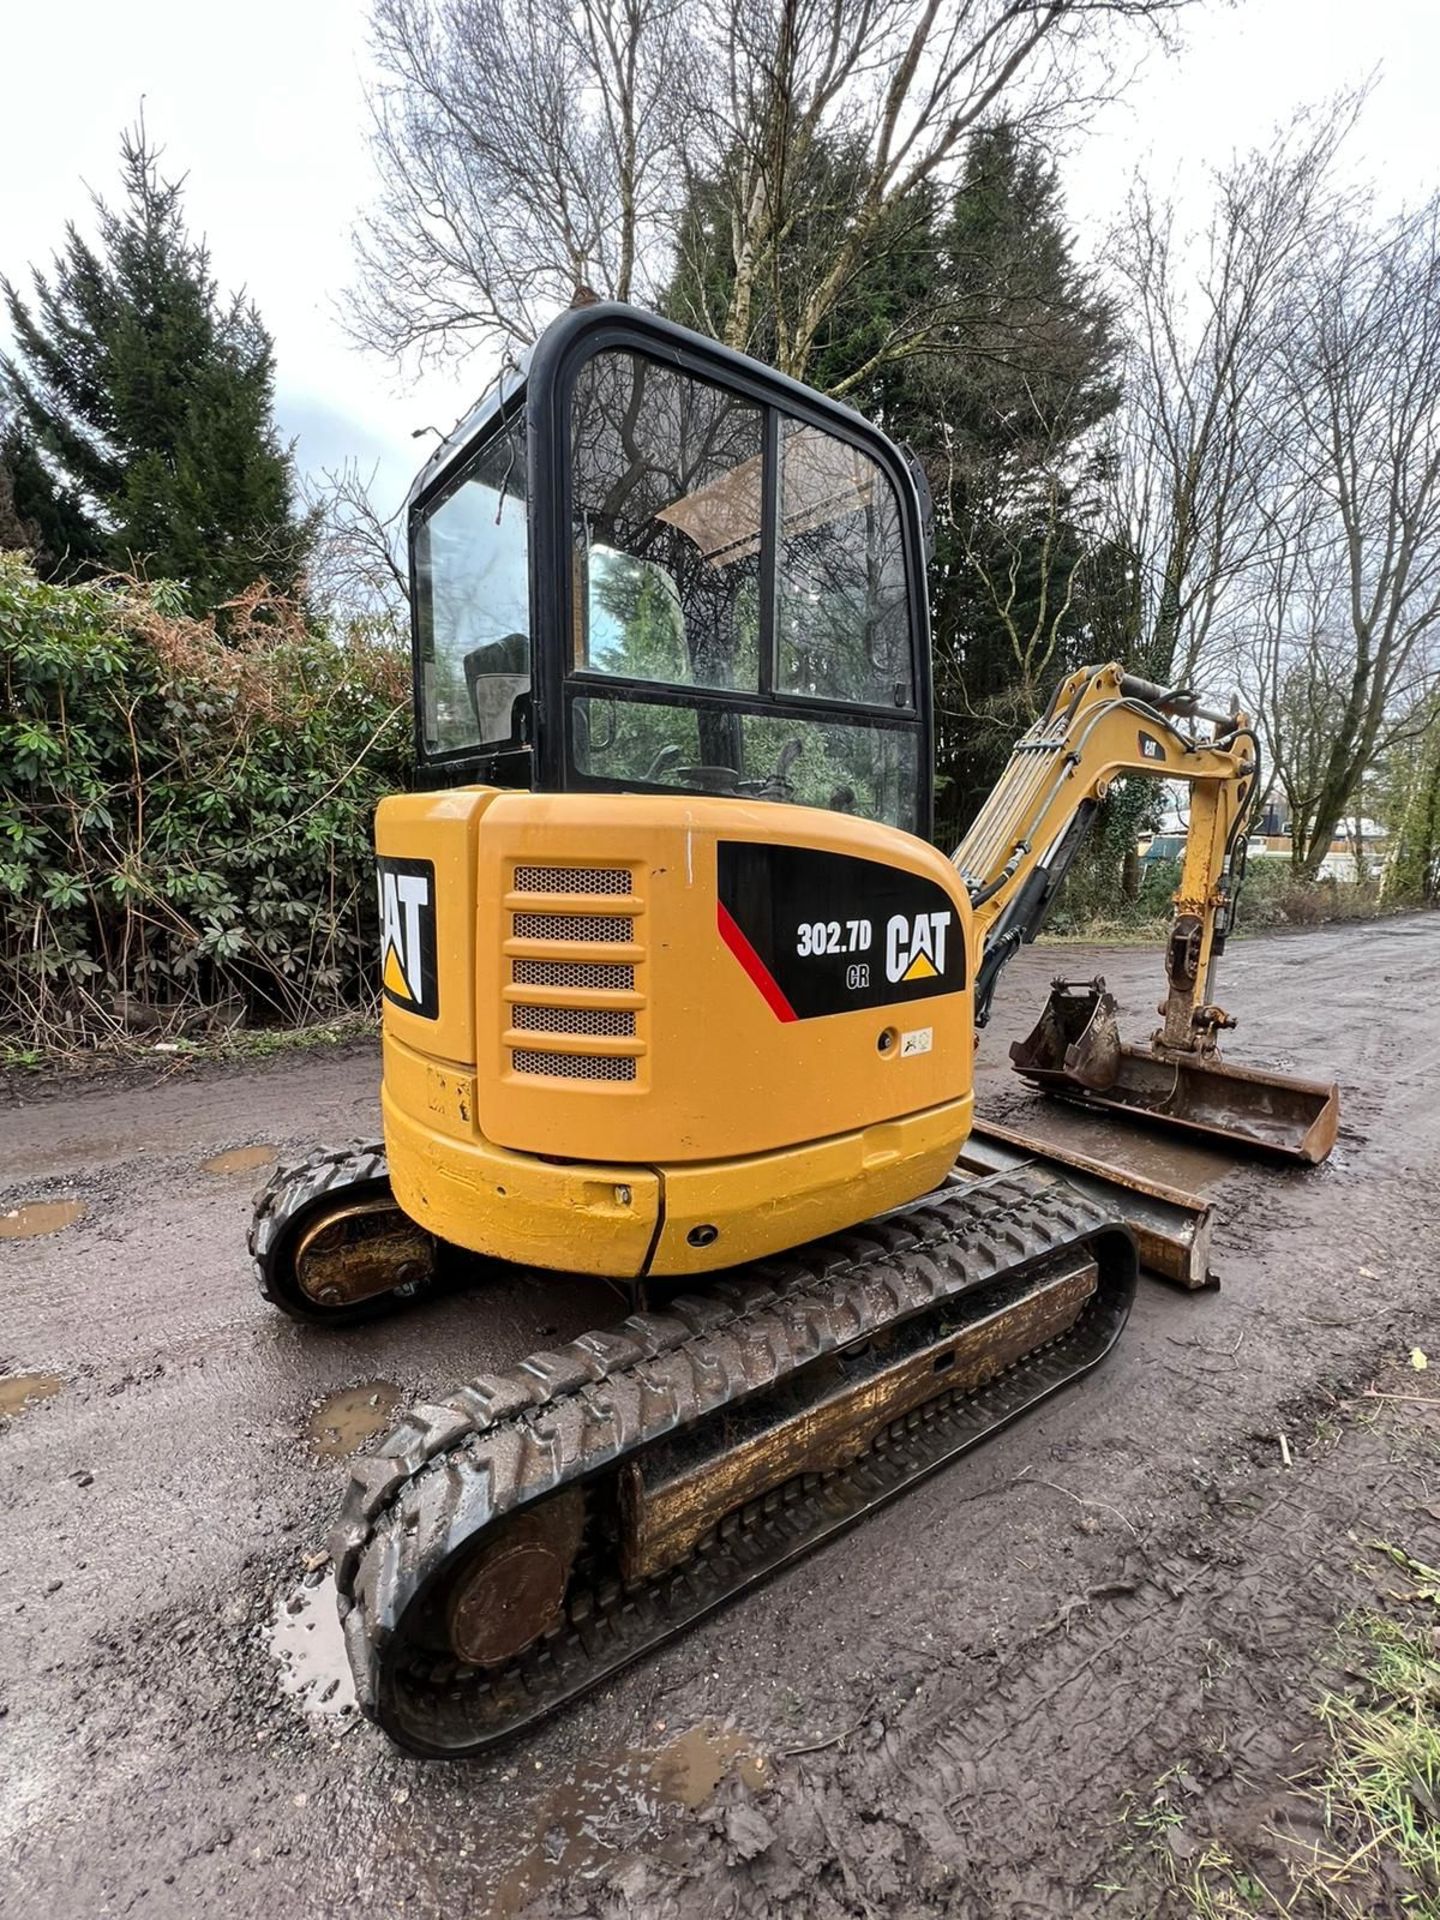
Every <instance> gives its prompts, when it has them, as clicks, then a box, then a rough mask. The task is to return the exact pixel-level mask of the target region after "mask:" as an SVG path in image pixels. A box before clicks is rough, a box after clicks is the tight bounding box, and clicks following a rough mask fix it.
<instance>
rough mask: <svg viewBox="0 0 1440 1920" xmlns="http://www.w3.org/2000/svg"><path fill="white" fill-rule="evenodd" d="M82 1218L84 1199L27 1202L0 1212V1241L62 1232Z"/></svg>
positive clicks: (33, 1238)
mask: <svg viewBox="0 0 1440 1920" xmlns="http://www.w3.org/2000/svg"><path fill="white" fill-rule="evenodd" d="M84 1218H85V1202H84V1201H83V1200H27V1201H26V1202H25V1204H24V1206H21V1207H11V1209H10V1210H9V1212H8V1213H0V1240H36V1239H38V1238H39V1237H40V1235H41V1234H42V1233H63V1232H64V1230H65V1228H66V1227H73V1226H74V1224H75V1222H76V1221H77V1220H83V1219H84Z"/></svg>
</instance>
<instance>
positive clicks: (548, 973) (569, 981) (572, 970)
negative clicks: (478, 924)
mask: <svg viewBox="0 0 1440 1920" xmlns="http://www.w3.org/2000/svg"><path fill="white" fill-rule="evenodd" d="M510 965H511V969H512V972H511V978H512V979H513V980H514V982H515V985H516V986H517V987H592V988H594V989H595V991H596V992H599V993H633V992H634V990H635V969H634V967H629V966H619V965H617V964H615V963H613V962H611V961H608V960H512V961H511V962H510Z"/></svg>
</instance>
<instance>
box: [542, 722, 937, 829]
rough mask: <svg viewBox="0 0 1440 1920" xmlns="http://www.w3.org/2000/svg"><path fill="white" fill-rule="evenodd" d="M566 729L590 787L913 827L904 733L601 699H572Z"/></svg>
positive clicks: (915, 776) (913, 793) (912, 771)
mask: <svg viewBox="0 0 1440 1920" xmlns="http://www.w3.org/2000/svg"><path fill="white" fill-rule="evenodd" d="M570 726H571V751H572V755H573V759H574V764H575V768H576V771H577V772H579V773H581V774H585V775H588V776H589V777H590V778H592V779H598V780H605V781H613V782H615V783H617V784H619V785H624V786H628V785H632V784H633V785H635V786H639V787H656V786H660V787H670V788H674V789H676V790H678V791H681V792H688V793H711V794H720V795H734V796H737V797H740V798H744V799H752V800H788V801H792V802H794V803H795V804H796V805H799V806H808V807H827V808H828V809H829V810H830V811H831V812H832V813H855V814H859V815H861V816H862V817H863V818H865V819H867V820H883V821H885V822H887V823H888V824H889V825H891V826H896V827H906V828H913V826H914V824H915V818H916V812H917V809H918V806H919V745H918V740H917V736H916V734H915V733H914V731H913V730H912V729H910V728H898V727H882V726H875V725H871V724H867V723H866V722H865V721H864V720H863V719H858V720H845V719H842V718H840V717H838V716H836V717H833V718H832V717H829V716H827V717H825V718H823V719H821V718H819V717H817V716H815V715H812V714H808V713H796V714H794V715H793V716H792V715H788V714H787V715H775V714H762V713H740V712H736V711H734V710H731V711H728V712H727V711H725V710H724V709H721V708H715V707H708V706H702V705H700V704H698V703H697V704H696V705H694V706H691V705H684V706H675V705H671V704H670V703H668V702H666V703H664V704H661V703H660V702H658V701H649V700H639V699H633V698H631V699H618V698H612V697H609V696H602V695H598V694H597V695H594V696H576V697H575V698H574V700H573V701H572V705H571V713H570Z"/></svg>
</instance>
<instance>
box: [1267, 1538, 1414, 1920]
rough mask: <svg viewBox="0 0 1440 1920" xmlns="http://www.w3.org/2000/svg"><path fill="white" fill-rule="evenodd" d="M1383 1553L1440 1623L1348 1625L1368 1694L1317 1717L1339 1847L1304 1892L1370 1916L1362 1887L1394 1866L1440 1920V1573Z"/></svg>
mask: <svg viewBox="0 0 1440 1920" xmlns="http://www.w3.org/2000/svg"><path fill="white" fill-rule="evenodd" d="M1381 1551H1383V1552H1385V1553H1387V1554H1388V1555H1389V1556H1390V1557H1391V1559H1393V1560H1395V1561H1396V1562H1397V1564H1398V1565H1399V1566H1400V1567H1402V1568H1403V1569H1404V1570H1405V1572H1406V1573H1407V1575H1409V1576H1410V1577H1411V1578H1412V1579H1414V1580H1416V1581H1417V1582H1418V1584H1417V1586H1416V1587H1415V1588H1414V1589H1413V1590H1412V1591H1411V1592H1409V1593H1406V1594H1397V1595H1395V1598H1396V1599H1398V1600H1403V1601H1405V1602H1407V1603H1410V1604H1412V1605H1413V1604H1414V1603H1416V1602H1422V1603H1424V1604H1425V1605H1426V1607H1427V1608H1428V1611H1429V1614H1430V1615H1431V1616H1432V1617H1431V1618H1430V1619H1425V1620H1422V1621H1420V1622H1419V1623H1418V1624H1416V1623H1412V1622H1403V1621H1399V1620H1396V1619H1394V1618H1392V1617H1391V1616H1390V1615H1388V1614H1381V1613H1372V1612H1368V1611H1367V1612H1364V1613H1359V1614H1356V1615H1354V1616H1353V1617H1352V1618H1351V1620H1350V1621H1349V1622H1348V1623H1347V1626H1346V1628H1345V1630H1344V1635H1343V1639H1344V1649H1343V1650H1344V1653H1345V1655H1346V1657H1347V1658H1348V1660H1349V1662H1350V1664H1351V1666H1352V1669H1353V1670H1355V1671H1356V1672H1358V1673H1359V1675H1360V1676H1361V1681H1362V1687H1361V1690H1360V1691H1359V1693H1358V1694H1351V1693H1339V1694H1329V1695H1327V1696H1326V1697H1325V1699H1324V1700H1322V1701H1321V1703H1320V1705H1319V1707H1318V1709H1317V1715H1318V1718H1319V1720H1320V1723H1321V1725H1322V1726H1323V1727H1324V1728H1325V1731H1326V1733H1327V1735H1328V1736H1329V1739H1330V1747H1331V1754H1330V1761H1329V1764H1328V1766H1327V1767H1326V1770H1325V1773H1324V1775H1323V1777H1322V1779H1321V1780H1320V1782H1319V1785H1318V1787H1317V1788H1316V1793H1317V1795H1318V1797H1319V1799H1320V1801H1321V1803H1322V1805H1323V1807H1324V1809H1325V1825H1326V1830H1327V1833H1328V1834H1329V1835H1330V1844H1329V1846H1328V1847H1327V1848H1320V1847H1317V1848H1316V1850H1315V1857H1314V1859H1313V1861H1311V1862H1307V1863H1306V1864H1305V1866H1304V1867H1303V1868H1302V1870H1301V1871H1300V1873H1299V1874H1298V1875H1297V1884H1298V1885H1299V1887H1300V1888H1301V1889H1302V1890H1303V1889H1305V1888H1306V1887H1307V1886H1308V1887H1309V1888H1310V1889H1311V1890H1312V1891H1313V1893H1314V1894H1315V1895H1316V1896H1317V1897H1318V1898H1320V1899H1321V1900H1328V1901H1329V1903H1330V1909H1331V1910H1333V1911H1335V1912H1338V1913H1341V1914H1346V1915H1350V1914H1354V1915H1357V1916H1358V1915H1360V1914H1364V1913H1369V1912H1371V1911H1373V1908H1372V1906H1371V1905H1370V1903H1369V1901H1368V1899H1367V1898H1366V1897H1365V1896H1364V1894H1363V1893H1362V1892H1361V1891H1360V1889H1361V1886H1362V1885H1363V1883H1364V1881H1365V1880H1366V1878H1367V1877H1368V1874H1369V1871H1370V1863H1371V1861H1372V1859H1374V1858H1376V1857H1378V1858H1380V1859H1384V1858H1388V1859H1389V1860H1391V1861H1393V1862H1394V1863H1395V1864H1396V1865H1398V1867H1399V1868H1400V1870H1401V1872H1402V1873H1403V1874H1404V1875H1406V1876H1407V1877H1408V1878H1409V1879H1410V1880H1411V1881H1412V1882H1413V1890H1412V1891H1410V1892H1407V1893H1406V1894H1405V1895H1404V1896H1403V1901H1404V1905H1405V1907H1406V1909H1407V1910H1408V1911H1409V1912H1411V1913H1413V1914H1415V1915H1416V1916H1417V1920H1420V1917H1421V1916H1423V1920H1440V1650H1437V1642H1436V1632H1437V1627H1436V1624H1435V1616H1436V1615H1437V1614H1440V1606H1437V1592H1440V1572H1437V1570H1436V1569H1435V1568H1434V1567H1428V1566H1425V1565H1424V1563H1423V1562H1420V1561H1417V1560H1413V1559H1411V1557H1410V1556H1409V1555H1408V1554H1406V1553H1404V1552H1402V1551H1401V1550H1399V1549H1397V1548H1393V1547H1388V1546H1382V1547H1381ZM1392 1878H1393V1876H1392ZM1322 1910H1324V1909H1322Z"/></svg>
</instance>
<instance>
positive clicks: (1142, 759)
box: [953, 665, 1339, 1161]
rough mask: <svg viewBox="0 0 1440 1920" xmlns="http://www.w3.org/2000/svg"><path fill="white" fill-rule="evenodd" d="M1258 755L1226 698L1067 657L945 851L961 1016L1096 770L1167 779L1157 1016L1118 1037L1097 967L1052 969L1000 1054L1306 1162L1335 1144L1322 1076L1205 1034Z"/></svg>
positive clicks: (1039, 901)
mask: <svg viewBox="0 0 1440 1920" xmlns="http://www.w3.org/2000/svg"><path fill="white" fill-rule="evenodd" d="M1259 762H1260V755H1259V744H1258V741H1257V739H1256V736H1255V733H1254V730H1253V728H1252V727H1251V726H1250V723H1249V721H1248V720H1247V719H1246V717H1245V715H1244V714H1242V713H1240V712H1239V711H1232V712H1229V713H1225V712H1221V711H1217V710H1216V709H1213V708H1207V707H1204V706H1202V705H1201V704H1200V703H1199V702H1198V701H1197V700H1196V698H1195V697H1194V695H1193V694H1190V693H1188V692H1185V691H1183V690H1180V689H1168V688H1164V687H1159V686H1156V685H1154V684H1153V683H1152V682H1150V681H1148V680H1141V679H1138V678H1136V677H1135V676H1134V675H1131V674H1127V673H1126V672H1125V671H1124V670H1123V668H1121V667H1119V666H1115V665H1109V666H1102V667H1083V668H1081V669H1080V670H1079V671H1078V672H1076V673H1073V674H1071V676H1070V677H1069V679H1068V680H1066V681H1065V682H1064V683H1063V684H1062V685H1061V686H1060V687H1059V688H1058V689H1057V691H1056V693H1055V696H1054V698H1053V699H1052V700H1051V702H1050V705H1049V706H1048V707H1047V709H1046V711H1045V713H1044V714H1043V715H1042V716H1041V717H1040V719H1038V720H1037V721H1036V722H1035V724H1034V725H1033V726H1032V727H1031V728H1030V729H1029V731H1028V732H1027V733H1026V734H1025V735H1024V737H1023V738H1022V739H1021V740H1020V741H1019V742H1018V744H1017V745H1016V747H1015V750H1014V752H1013V753H1012V755H1011V758H1010V761H1009V764H1008V765H1007V767H1006V769H1005V771H1004V773H1003V774H1002V775H1001V777H1000V779H999V781H998V782H997V784H996V786H995V787H994V789H993V791H992V792H991V794H990V796H989V798H988V799H987V800H986V802H985V805H984V806H983V807H982V808H981V810H980V813H979V814H978V816H977V817H976V819H975V822H974V824H973V825H972V826H971V828H970V831H969V832H968V833H967V834H966V836H965V838H964V839H963V840H962V842H961V843H960V846H959V847H958V848H957V849H956V852H955V854H954V856H953V858H954V863H955V865H956V867H957V868H958V869H959V872H960V874H961V877H962V879H963V880H964V882H965V885H966V887H967V889H968V891H969V894H970V901H971V906H972V909H973V911H974V916H975V928H976V934H977V937H978V941H979V945H980V955H981V957H980V962H979V966H978V968H977V972H976V982H975V1017H976V1024H977V1025H979V1026H983V1025H984V1024H985V1023H986V1021H987V1020H988V1018H989V1013H990V1004H991V1001H992V999H993V996H994V991H995V984H996V981H997V979H998V976H999V973H1000V970H1001V968H1002V967H1003V966H1004V965H1005V962H1006V961H1007V960H1009V959H1010V958H1011V957H1012V956H1013V955H1014V954H1015V953H1016V952H1017V951H1018V950H1019V949H1020V947H1021V946H1023V945H1026V944H1028V943H1029V942H1030V941H1032V940H1033V939H1034V938H1035V936H1036V934H1037V933H1039V931H1040V929H1041V927H1042V926H1043V925H1044V923H1045V919H1046V917H1047V915H1048V913H1049V911H1050V908H1051V906H1052V905H1053V903H1054V900H1055V897H1056V895H1057V893H1058V891H1059V888H1060V885H1061V882H1062V881H1063V880H1064V878H1065V875H1066V873H1067V872H1068V870H1069V868H1070V867H1071V865H1072V864H1073V862H1074V859H1075V856H1076V855H1077V854H1078V852H1079V851H1080V848H1081V847H1082V845H1083V844H1084V841H1085V837H1086V835H1087V833H1088V831H1089V829H1090V826H1091V825H1092V823H1093V821H1094V817H1095V813H1096V810H1097V808H1098V806H1099V804H1100V802H1101V801H1102V800H1103V799H1104V798H1105V796H1106V794H1107V793H1108V792H1109V791H1110V788H1111V785H1112V784H1113V782H1114V781H1115V780H1116V779H1118V778H1121V777H1122V776H1125V775H1140V776H1142V777H1144V778H1148V779H1155V780H1166V781H1183V782H1184V783H1185V784H1186V785H1187V786H1188V787H1189V789H1190V828H1189V833H1188V836H1187V840H1186V847H1185V857H1184V860H1183V862H1182V866H1181V873H1180V884H1179V886H1178V887H1177V888H1176V890H1175V895H1174V902H1173V918H1172V921H1171V927H1170V935H1169V940H1168V942H1167V945H1166V953H1165V976H1166V979H1165V997H1164V999H1163V1000H1162V1001H1161V1002H1160V1005H1159V1009H1158V1010H1159V1013H1160V1016H1161V1024H1160V1026H1159V1027H1158V1029H1157V1030H1156V1031H1155V1033H1154V1035H1153V1036H1152V1039H1151V1041H1150V1045H1149V1047H1148V1048H1139V1047H1134V1046H1127V1045H1125V1044H1124V1043H1122V1042H1121V1040H1120V1037H1119V1032H1118V1026H1117V1017H1116V1008H1115V1002H1114V1000H1113V999H1112V997H1111V996H1110V995H1109V994H1108V993H1107V992H1106V990H1105V983H1104V981H1103V980H1094V981H1090V982H1087V983H1083V984H1082V983H1075V982H1070V981H1060V980H1057V981H1056V983H1055V988H1054V991H1053V993H1052V995H1051V998H1050V1001H1049V1004H1048V1005H1047V1007H1046V1009H1045V1013H1044V1014H1043V1015H1042V1017H1041V1021H1040V1024H1039V1025H1038V1026H1037V1027H1036V1029H1035V1031H1034V1033H1032V1034H1031V1035H1030V1037H1029V1038H1028V1039H1027V1040H1025V1041H1022V1042H1019V1043H1017V1045H1016V1046H1015V1047H1014V1048H1012V1050H1011V1051H1012V1057H1013V1059H1014V1061H1015V1065H1016V1067H1017V1069H1018V1070H1019V1071H1020V1072H1021V1073H1022V1074H1024V1075H1025V1076H1026V1077H1027V1078H1029V1079H1031V1080H1032V1081H1034V1082H1035V1083H1036V1084H1037V1085H1040V1086H1041V1087H1043V1088H1045V1089H1046V1090H1047V1091H1050V1092H1054V1093H1057V1094H1060V1095H1062V1096H1064V1097H1066V1098H1070V1099H1079V1100H1083V1101H1085V1102H1086V1103H1087V1104H1090V1105H1099V1106H1105V1107H1108V1108H1111V1109H1114V1110H1119V1111H1129V1112H1134V1113H1138V1114H1140V1115H1142V1116H1143V1117H1144V1119H1145V1120H1146V1121H1147V1123H1149V1124H1152V1125H1153V1124H1154V1123H1155V1122H1156V1121H1160V1122H1165V1123H1170V1124H1173V1125H1176V1126H1179V1127H1181V1128H1183V1129H1186V1130H1189V1131H1196V1132H1203V1133H1210V1134H1216V1135H1219V1136H1220V1137H1222V1138H1224V1139H1227V1140H1231V1141H1240V1142H1241V1143H1243V1144H1245V1145H1249V1146H1256V1147H1260V1148H1262V1149H1264V1150H1267V1151H1271V1152H1275V1153H1279V1154H1281V1155H1284V1156H1285V1157H1289V1158H1298V1159H1302V1160H1307V1161H1314V1160H1320V1159H1323V1158H1324V1157H1325V1155H1326V1153H1328V1152H1329V1150H1330V1147H1331V1146H1332V1145H1333V1144H1334V1139H1335V1133H1336V1129H1337V1126H1338V1119H1339V1102H1338V1095H1337V1092H1336V1089H1335V1088H1334V1087H1333V1086H1331V1085H1327V1084H1324V1083H1319V1082H1312V1081H1301V1080H1294V1079H1291V1078H1289V1077H1287V1076H1282V1075H1278V1074H1266V1073H1260V1072H1257V1071H1256V1070H1254V1069H1246V1068H1239V1067H1232V1066H1229V1065H1228V1064H1226V1063H1223V1062H1222V1061H1221V1059H1220V1056H1219V1048H1218V1044H1217V1042H1218V1036H1219V1034H1220V1033H1221V1032H1222V1031H1224V1030H1225V1029H1228V1028H1232V1027H1234V1025H1235V1024H1236V1023H1235V1021H1234V1019H1233V1018H1232V1017H1231V1016H1230V1015H1229V1014H1228V1013H1226V1012H1225V1011H1224V1009H1223V1008H1221V1007H1220V1006H1218V1005H1216V1004H1215V1001H1214V997H1213V996H1214V977H1215V965H1216V962H1217V960H1218V959H1219V957H1220V955H1221V953H1222V952H1223V950H1224V946H1225V940H1226V937H1227V935H1228V934H1229V932H1230V929H1231V927H1232V926H1233V924H1234V917H1235V908H1236V903H1237V898H1238V895H1239V890H1240V882H1241V878H1242V876H1243V871H1244V860H1245V844H1246V830H1247V828H1248V826H1249V823H1250V820H1251V817H1252V815H1253V812H1254V809H1255V804H1256V802H1257V800H1258V798H1259V796H1260V792H1261V788H1260V783H1259V772H1260V767H1259Z"/></svg>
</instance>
